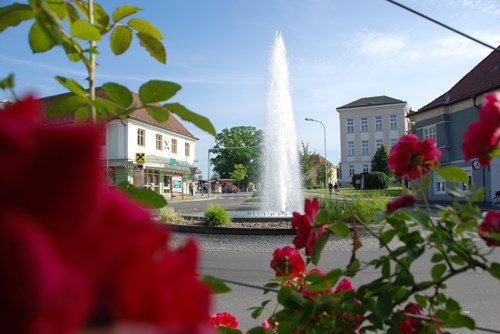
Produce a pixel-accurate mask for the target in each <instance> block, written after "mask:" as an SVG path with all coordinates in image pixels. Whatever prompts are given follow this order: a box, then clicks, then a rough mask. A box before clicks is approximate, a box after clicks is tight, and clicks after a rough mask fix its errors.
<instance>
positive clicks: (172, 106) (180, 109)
mask: <svg viewBox="0 0 500 334" xmlns="http://www.w3.org/2000/svg"><path fill="white" fill-rule="evenodd" d="M163 106H164V107H165V108H167V109H168V110H170V111H171V112H173V113H174V114H176V115H178V116H179V117H180V118H182V119H183V120H185V121H188V122H191V123H193V124H194V125H196V126H197V127H198V128H200V129H201V130H203V131H205V132H208V133H209V134H211V135H212V136H215V135H216V131H215V128H214V126H213V125H212V123H211V122H210V120H209V119H208V118H206V117H204V116H201V115H199V114H196V113H194V112H192V111H190V110H189V109H187V108H186V107H184V106H183V105H181V104H179V103H169V104H164V105H163Z"/></svg>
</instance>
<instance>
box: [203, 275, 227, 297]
mask: <svg viewBox="0 0 500 334" xmlns="http://www.w3.org/2000/svg"><path fill="white" fill-rule="evenodd" d="M200 280H201V281H202V282H203V283H205V284H207V285H209V286H210V288H211V289H212V293H215V294H219V293H226V292H230V291H231V288H230V287H228V286H227V284H226V283H224V282H223V281H222V280H221V279H219V278H217V277H214V276H210V275H201V276H200Z"/></svg>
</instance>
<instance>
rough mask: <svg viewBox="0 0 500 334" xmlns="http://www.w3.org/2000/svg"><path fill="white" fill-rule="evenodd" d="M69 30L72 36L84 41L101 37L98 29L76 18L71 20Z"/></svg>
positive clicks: (97, 39) (96, 39)
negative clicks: (73, 20)
mask: <svg viewBox="0 0 500 334" xmlns="http://www.w3.org/2000/svg"><path fill="white" fill-rule="evenodd" d="M70 32H71V35H72V36H73V37H76V38H80V39H83V40H86V41H99V40H100V39H101V33H100V32H99V30H98V29H97V28H96V27H94V26H93V25H91V24H90V23H88V22H87V21H84V20H77V21H75V22H73V24H72V25H71V27H70Z"/></svg>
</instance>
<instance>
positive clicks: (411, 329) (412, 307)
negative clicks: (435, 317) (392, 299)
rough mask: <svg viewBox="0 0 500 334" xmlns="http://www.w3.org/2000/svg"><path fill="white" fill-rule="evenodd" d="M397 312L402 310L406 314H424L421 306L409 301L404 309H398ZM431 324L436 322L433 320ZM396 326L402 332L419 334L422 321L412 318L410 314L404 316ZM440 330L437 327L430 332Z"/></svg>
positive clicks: (422, 326)
mask: <svg viewBox="0 0 500 334" xmlns="http://www.w3.org/2000/svg"><path fill="white" fill-rule="evenodd" d="M398 312H404V313H406V314H410V315H411V314H414V315H417V316H425V314H424V310H423V308H422V306H420V305H418V304H415V303H412V302H409V303H408V304H407V305H406V306H405V308H404V310H398ZM432 323H433V324H437V322H435V321H433V322H432ZM398 328H399V329H400V330H401V332H403V334H415V333H416V334H419V333H421V332H422V330H423V329H424V323H423V322H422V320H421V319H417V318H413V317H411V316H406V317H405V318H404V320H403V321H402V322H400V323H399V324H398ZM440 333H441V330H439V329H437V330H435V331H433V332H432V333H431V334H440Z"/></svg>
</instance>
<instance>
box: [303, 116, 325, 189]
mask: <svg viewBox="0 0 500 334" xmlns="http://www.w3.org/2000/svg"><path fill="white" fill-rule="evenodd" d="M305 120H306V121H309V122H317V123H319V124H321V125H322V126H323V139H324V141H325V189H326V193H327V194H328V181H327V180H328V168H327V161H326V128H325V124H323V122H321V121H318V120H316V119H312V118H309V117H306V118H305Z"/></svg>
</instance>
